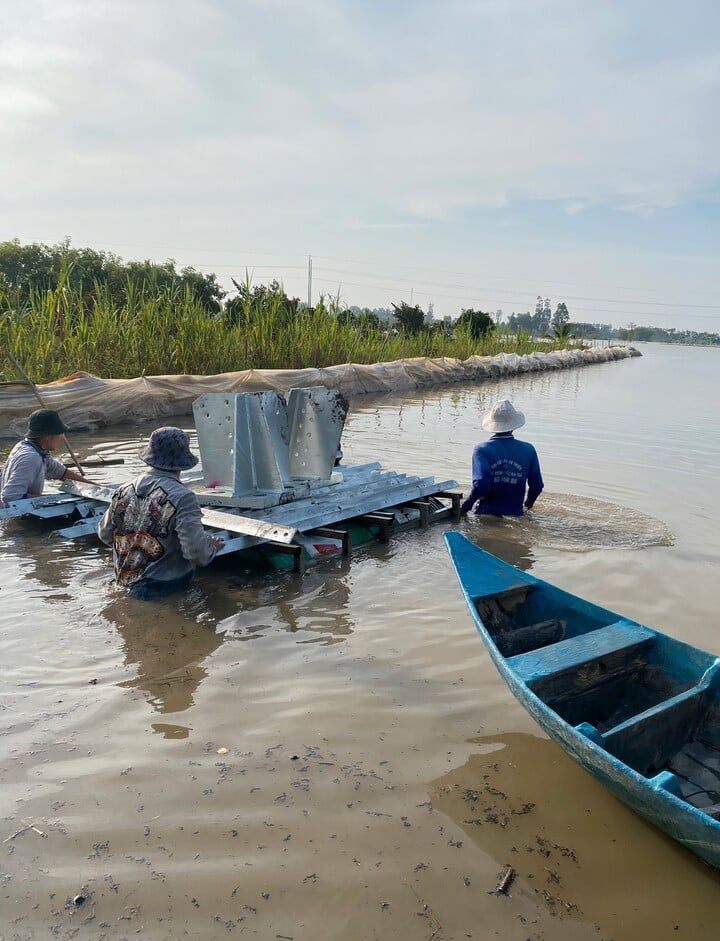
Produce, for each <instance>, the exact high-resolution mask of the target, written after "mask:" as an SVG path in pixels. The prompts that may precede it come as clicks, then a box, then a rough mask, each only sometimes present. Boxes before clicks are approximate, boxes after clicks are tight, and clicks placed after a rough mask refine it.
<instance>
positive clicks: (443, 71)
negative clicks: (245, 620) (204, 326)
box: [0, 0, 720, 332]
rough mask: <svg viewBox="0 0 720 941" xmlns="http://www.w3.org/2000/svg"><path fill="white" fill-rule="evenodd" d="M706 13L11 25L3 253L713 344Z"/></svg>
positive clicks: (719, 19)
mask: <svg viewBox="0 0 720 941" xmlns="http://www.w3.org/2000/svg"><path fill="white" fill-rule="evenodd" d="M719 122H720V3H718V2H717V0H707V2H704V0H684V2H682V3H680V2H667V0H665V2H663V0H631V2H628V0H621V2H616V0H605V2H603V3H596V2H591V0H434V2H429V0H412V2H411V0H356V2H352V0H303V2H293V0H254V2H253V0H202V2H201V0H2V31H1V32H0V181H1V184H2V185H1V188H0V240H2V239H9V238H18V239H20V240H21V241H22V242H33V241H39V242H48V243H54V242H57V241H60V240H61V239H63V238H64V237H66V236H69V237H70V238H71V239H72V242H73V244H75V245H76V246H79V247H84V246H90V247H93V248H97V249H104V250H107V251H112V252H114V253H116V254H118V255H120V256H121V257H122V258H124V259H125V260H126V261H127V260H131V259H144V258H152V259H154V260H156V261H164V260H166V259H167V258H173V259H175V260H176V261H177V263H178V264H179V265H193V266H194V267H196V268H198V269H200V270H202V271H205V272H209V271H214V272H216V274H217V275H218V278H219V279H220V280H221V281H222V282H223V283H225V284H228V285H229V278H230V276H231V275H232V276H234V277H235V278H236V279H240V278H242V277H243V276H244V273H245V270H246V269H247V270H248V271H249V272H250V274H251V276H252V278H253V280H254V282H255V283H260V282H266V281H269V280H271V279H272V278H273V277H276V278H277V279H278V280H280V281H282V282H283V283H284V285H285V288H286V290H287V291H288V293H290V294H293V295H297V296H299V297H301V298H302V299H305V298H306V297H307V259H308V256H309V255H311V256H312V259H313V269H314V274H313V299H316V298H317V295H318V293H319V292H325V293H330V294H333V295H336V294H338V292H339V294H340V297H341V299H342V300H343V301H344V302H345V303H347V304H358V305H361V306H364V305H368V306H371V307H376V306H390V303H391V302H393V301H394V302H396V303H398V302H399V301H401V300H406V301H410V300H412V302H413V303H419V304H420V305H421V306H422V307H423V309H427V307H428V304H429V303H432V304H433V307H434V313H435V316H442V315H444V314H451V315H452V316H457V314H459V312H460V310H461V309H462V308H465V307H471V306H472V307H476V308H481V309H483V310H492V311H495V310H497V309H498V308H500V309H502V310H503V311H504V312H505V314H506V315H507V314H509V313H511V312H512V311H515V312H521V311H525V310H528V309H529V310H533V309H534V307H535V298H536V296H537V295H538V294H542V295H543V296H548V297H549V298H550V299H551V302H552V304H553V308H554V306H555V304H556V303H557V302H558V301H560V300H564V301H565V302H566V303H567V306H568V309H569V310H570V314H571V319H572V320H582V321H591V322H603V323H613V324H614V325H615V326H623V325H625V324H627V323H629V322H631V321H632V322H635V323H638V324H657V325H660V326H666V327H669V326H675V327H678V328H687V329H695V330H709V331H711V332H720V293H719V292H718V290H717V288H718V249H719V247H720V229H719V228H718V222H719V221H720V211H719V209H720V205H719V204H720V158H719V156H718V154H719V153H720V133H719Z"/></svg>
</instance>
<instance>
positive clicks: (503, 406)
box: [482, 399, 525, 432]
mask: <svg viewBox="0 0 720 941" xmlns="http://www.w3.org/2000/svg"><path fill="white" fill-rule="evenodd" d="M524 424H525V416H524V415H523V413H522V412H519V411H518V410H517V409H516V408H515V406H514V405H513V404H512V402H511V401H510V399H500V400H499V401H497V402H495V404H494V405H493V407H492V408H491V409H490V411H489V412H488V413H487V415H486V416H485V417H484V418H483V420H482V427H483V428H484V429H485V431H494V432H499V431H514V430H515V429H516V428H521V427H522V426H523V425H524Z"/></svg>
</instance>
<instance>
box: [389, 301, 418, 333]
mask: <svg viewBox="0 0 720 941" xmlns="http://www.w3.org/2000/svg"><path fill="white" fill-rule="evenodd" d="M392 306H393V310H394V311H395V322H396V323H397V326H398V327H399V328H400V329H401V330H404V331H405V333H411V334H413V335H416V334H418V333H420V331H421V330H422V328H423V327H424V325H425V314H424V313H423V311H422V310H421V309H420V305H419V304H416V305H415V306H414V307H411V306H410V305H409V304H406V303H405V301H402V302H401V303H400V304H393V305H392Z"/></svg>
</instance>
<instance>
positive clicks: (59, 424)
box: [27, 408, 70, 438]
mask: <svg viewBox="0 0 720 941" xmlns="http://www.w3.org/2000/svg"><path fill="white" fill-rule="evenodd" d="M66 431H70V429H69V428H68V427H67V426H66V425H64V424H63V421H62V419H61V418H60V416H59V415H58V413H57V412H55V411H53V409H51V408H39V409H38V410H37V411H35V412H33V413H32V415H31V416H30V418H29V419H28V433H27V436H28V438H44V437H46V436H49V435H64V434H65V432H66Z"/></svg>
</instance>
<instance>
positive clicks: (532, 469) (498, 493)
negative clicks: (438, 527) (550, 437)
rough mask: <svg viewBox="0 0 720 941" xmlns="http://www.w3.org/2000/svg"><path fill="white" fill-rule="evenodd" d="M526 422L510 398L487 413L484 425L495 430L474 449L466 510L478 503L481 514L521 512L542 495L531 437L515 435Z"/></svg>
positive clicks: (487, 428)
mask: <svg viewBox="0 0 720 941" xmlns="http://www.w3.org/2000/svg"><path fill="white" fill-rule="evenodd" d="M524 424H525V416H524V415H523V414H522V412H519V411H517V409H515V408H514V406H513V405H512V403H511V402H510V401H508V400H507V399H503V400H501V401H499V402H496V403H495V404H494V405H493V407H492V409H491V410H490V412H488V414H487V415H485V417H484V418H483V421H482V427H483V428H484V429H485V430H486V431H493V432H495V433H494V434H493V436H492V438H490V439H488V440H487V441H483V442H482V443H481V444H478V445H477V446H476V447H475V449H474V450H473V456H472V481H473V485H472V490H471V491H470V494H469V495H468V498H467V499H466V500H465V502H464V503H463V505H462V507H461V510H462V512H463V513H467V512H468V511H469V510H471V509H472V508H473V506H475V504H477V508H476V510H475V512H476V513H479V514H489V515H492V516H522V514H523V506H525V508H526V509H530V508H531V507H532V506H533V504H534V503H535V501H536V500H537V498H538V497H539V496H540V493H541V492H542V489H543V479H542V475H541V473H540V462H539V460H538V456H537V452H536V450H535V448H534V447H533V445H532V444H530V443H529V442H528V441H519V440H517V439H516V438H514V437H513V431H514V429H515V428H519V427H521V426H522V425H524ZM526 487H527V497H526V495H525V491H526Z"/></svg>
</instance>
